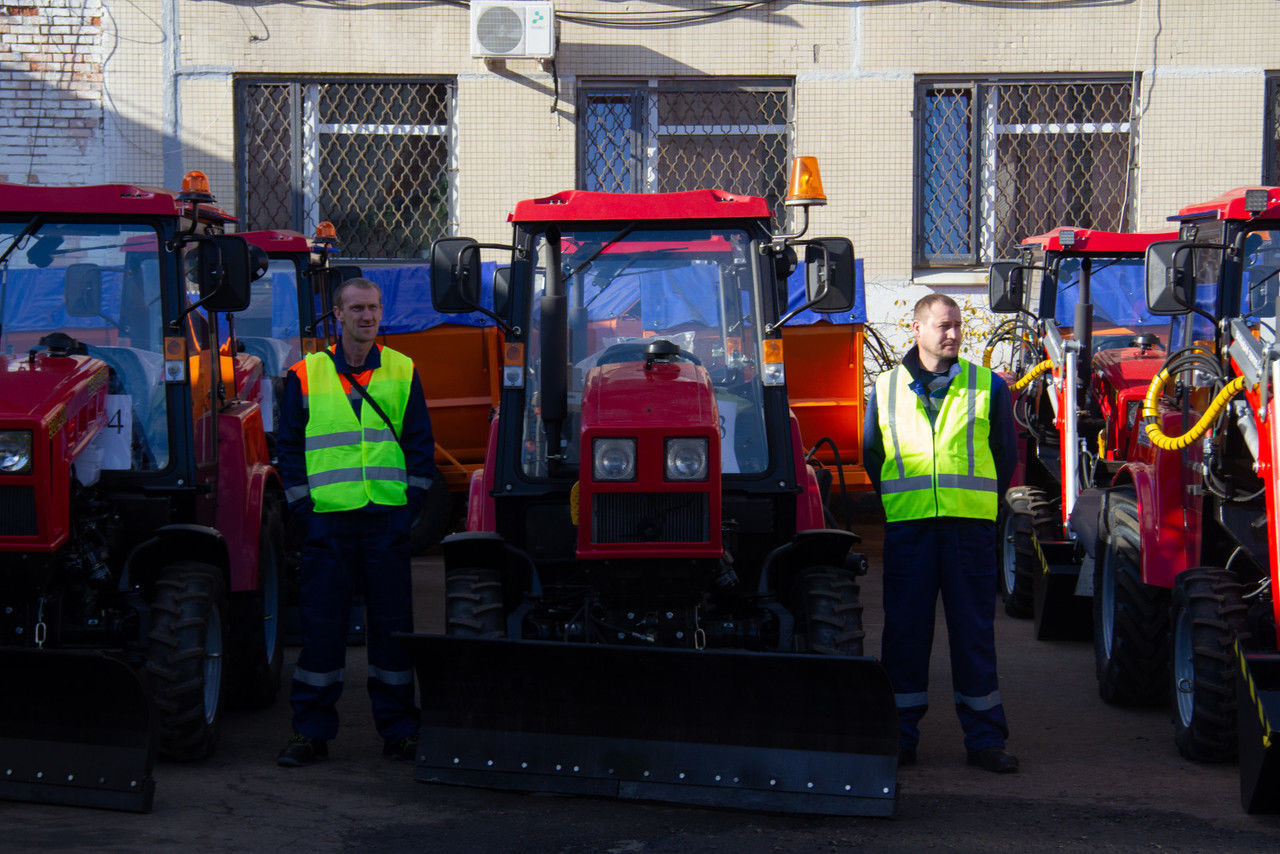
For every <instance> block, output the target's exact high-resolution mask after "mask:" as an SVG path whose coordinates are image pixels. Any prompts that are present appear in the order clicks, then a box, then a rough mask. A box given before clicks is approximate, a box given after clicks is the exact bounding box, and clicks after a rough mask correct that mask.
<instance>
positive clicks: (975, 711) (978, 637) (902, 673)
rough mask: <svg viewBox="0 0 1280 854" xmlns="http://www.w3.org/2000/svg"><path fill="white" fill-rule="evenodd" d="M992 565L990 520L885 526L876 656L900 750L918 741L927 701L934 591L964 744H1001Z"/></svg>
mask: <svg viewBox="0 0 1280 854" xmlns="http://www.w3.org/2000/svg"><path fill="white" fill-rule="evenodd" d="M996 572H997V564H996V526H995V524H994V523H993V522H985V521H982V520H978V519H956V518H941V519H924V520H917V521H911V522H891V523H889V524H887V525H886V526H885V537H884V635H883V638H882V647H881V660H882V662H883V663H884V667H885V670H886V671H888V673H889V681H890V682H891V683H892V685H893V692H894V701H895V702H896V704H897V707H898V718H899V720H900V722H901V726H902V734H901V742H900V743H901V746H902V748H903V749H904V750H912V751H914V750H915V749H916V745H917V744H918V743H919V742H920V719H921V718H922V717H924V713H925V712H926V711H927V710H928V708H929V693H928V692H929V653H930V650H931V649H932V647H933V627H934V615H935V613H936V610H937V602H938V594H939V593H941V594H942V605H943V609H944V612H945V614H946V620H947V635H948V637H949V639H950V643H951V682H952V687H953V688H954V691H955V703H956V714H957V715H958V716H959V718H960V725H961V727H963V729H964V744H965V747H966V748H968V749H969V750H971V751H976V750H985V749H987V748H991V747H1001V748H1003V747H1004V744H1005V739H1006V738H1007V737H1008V735H1009V728H1008V725H1007V724H1006V723H1005V717H1004V706H1003V705H1002V704H1001V701H1000V690H999V686H998V684H997V681H996V648H995V606H996Z"/></svg>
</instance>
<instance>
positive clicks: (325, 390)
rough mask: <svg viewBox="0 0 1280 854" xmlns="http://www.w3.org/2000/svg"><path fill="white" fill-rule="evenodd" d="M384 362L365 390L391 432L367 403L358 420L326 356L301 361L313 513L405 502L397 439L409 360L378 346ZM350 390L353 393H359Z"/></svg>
mask: <svg viewBox="0 0 1280 854" xmlns="http://www.w3.org/2000/svg"><path fill="white" fill-rule="evenodd" d="M381 354H382V364H381V365H380V366H379V367H378V368H376V369H375V370H374V371H373V373H372V375H371V376H370V378H369V384H368V385H367V386H366V387H365V391H367V392H368V393H369V396H370V397H371V398H373V399H374V400H376V401H377V402H378V405H379V406H381V407H382V411H383V412H385V413H386V414H387V417H388V418H390V419H391V423H392V424H393V425H394V426H395V432H394V433H393V432H392V431H391V429H390V428H388V427H387V422H386V421H383V420H382V416H381V415H379V414H378V413H377V412H376V411H375V410H374V408H373V407H372V406H370V405H369V403H368V401H365V402H364V404H363V405H362V406H361V407H360V418H359V419H357V418H356V413H355V410H354V409H353V408H352V406H351V401H350V400H349V399H348V398H347V392H346V391H344V390H343V388H342V379H341V378H340V377H339V376H338V369H337V367H336V366H335V365H334V363H333V359H332V358H330V357H329V355H328V354H327V353H324V352H320V353H312V354H311V355H309V356H307V357H306V359H305V360H304V365H305V367H306V371H307V393H306V400H305V404H304V405H305V406H306V408H307V429H306V434H305V435H306V439H305V444H304V449H305V453H304V459H305V461H306V466H307V487H308V488H309V490H310V492H311V501H312V503H313V504H314V505H315V509H316V512H317V513H334V512H337V511H339V510H357V509H359V508H361V507H364V506H365V505H366V504H368V503H369V502H371V501H372V502H373V503H374V504H388V505H393V506H399V505H404V504H406V503H407V498H406V493H407V490H408V487H407V485H406V473H405V461H404V450H403V449H401V447H400V443H399V442H397V441H396V436H398V435H401V433H402V431H403V429H404V413H405V409H406V407H407V406H408V403H409V389H410V388H411V387H412V385H413V361H412V360H411V359H409V357H407V356H404V355H402V354H400V353H397V352H396V351H395V350H391V349H389V348H386V347H384V348H382V351H381ZM358 393H359V392H356V391H355V390H354V389H353V390H352V394H358Z"/></svg>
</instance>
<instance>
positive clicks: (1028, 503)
mask: <svg viewBox="0 0 1280 854" xmlns="http://www.w3.org/2000/svg"><path fill="white" fill-rule="evenodd" d="M1006 500H1007V501H1008V504H1009V507H1008V511H1007V512H1006V513H1005V516H1004V524H1003V526H1002V527H1001V548H1000V595H1001V598H1003V599H1004V611H1005V613H1006V614H1008V615H1009V616H1010V617H1031V616H1033V614H1034V611H1035V603H1034V587H1035V578H1036V573H1038V572H1040V571H1041V569H1042V566H1041V560H1040V552H1039V549H1037V548H1036V543H1035V538H1037V537H1038V538H1041V539H1054V538H1056V537H1058V536H1059V533H1058V532H1059V525H1058V514H1057V510H1056V509H1055V508H1054V505H1053V501H1052V500H1051V499H1050V498H1049V495H1048V493H1046V492H1045V491H1044V490H1043V489H1039V488H1037V487H1034V486H1020V487H1017V488H1015V489H1011V490H1009V492H1008V494H1007V495H1006Z"/></svg>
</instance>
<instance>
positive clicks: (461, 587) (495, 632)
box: [444, 568, 507, 638]
mask: <svg viewBox="0 0 1280 854" xmlns="http://www.w3.org/2000/svg"><path fill="white" fill-rule="evenodd" d="M444 609H445V610H444V614H445V634H447V635H449V636H450V637H456V638H505V637H506V636H507V625H506V618H505V616H504V614H503V609H502V579H501V577H500V576H499V575H498V571H497V570H496V569H471V568H458V569H446V570H445V577H444Z"/></svg>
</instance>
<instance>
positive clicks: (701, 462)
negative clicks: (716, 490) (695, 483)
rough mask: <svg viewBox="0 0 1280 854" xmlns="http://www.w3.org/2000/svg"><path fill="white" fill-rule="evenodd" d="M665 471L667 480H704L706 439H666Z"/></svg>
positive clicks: (705, 477) (705, 476)
mask: <svg viewBox="0 0 1280 854" xmlns="http://www.w3.org/2000/svg"><path fill="white" fill-rule="evenodd" d="M666 469H667V480H706V479H707V440H706V438H705V437H699V438H692V439H668V440H667V452H666Z"/></svg>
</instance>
